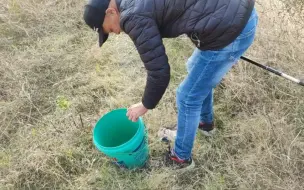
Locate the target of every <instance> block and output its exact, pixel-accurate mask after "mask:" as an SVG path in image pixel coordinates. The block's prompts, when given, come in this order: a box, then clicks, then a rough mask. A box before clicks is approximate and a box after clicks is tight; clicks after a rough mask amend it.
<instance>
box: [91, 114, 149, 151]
mask: <svg viewBox="0 0 304 190" xmlns="http://www.w3.org/2000/svg"><path fill="white" fill-rule="evenodd" d="M114 111H127V109H126V108H118V109H114V110H111V111H110V112H108V113H106V114H104V115H103V116H102V117H100V118H99V120H98V121H97V122H96V124H95V126H94V129H93V143H94V145H95V146H96V147H97V148H98V149H99V147H100V148H102V149H104V150H107V151H111V150H114V149H115V150H117V149H121V148H122V147H124V146H126V144H127V143H128V142H130V141H132V140H133V139H135V137H136V136H137V135H138V134H139V133H140V130H142V128H143V126H144V125H145V124H144V122H143V119H142V117H139V118H138V121H137V123H138V125H139V127H138V129H137V131H136V133H135V134H134V136H133V137H132V138H131V139H129V140H128V141H127V142H125V143H123V144H121V145H119V146H113V147H106V146H102V145H100V144H99V143H97V141H96V140H95V135H94V134H95V129H96V126H97V124H98V123H99V121H100V120H101V119H102V118H104V117H105V116H107V115H109V114H111V113H113V112H114ZM141 124H142V125H141ZM143 130H144V129H143Z"/></svg>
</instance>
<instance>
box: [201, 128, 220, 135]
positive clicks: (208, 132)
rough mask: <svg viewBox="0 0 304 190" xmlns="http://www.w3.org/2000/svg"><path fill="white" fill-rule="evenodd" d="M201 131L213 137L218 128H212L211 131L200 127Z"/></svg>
mask: <svg viewBox="0 0 304 190" xmlns="http://www.w3.org/2000/svg"><path fill="white" fill-rule="evenodd" d="M198 130H199V131H200V133H201V134H203V135H205V136H207V137H212V136H214V135H215V133H216V128H214V129H212V130H211V131H204V130H202V129H198Z"/></svg>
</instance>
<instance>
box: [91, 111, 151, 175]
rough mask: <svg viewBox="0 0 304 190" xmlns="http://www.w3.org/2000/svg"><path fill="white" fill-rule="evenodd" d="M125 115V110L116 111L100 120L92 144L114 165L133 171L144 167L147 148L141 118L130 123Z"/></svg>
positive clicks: (147, 154) (94, 131) (146, 158)
mask: <svg viewBox="0 0 304 190" xmlns="http://www.w3.org/2000/svg"><path fill="white" fill-rule="evenodd" d="M126 114H127V109H117V110H113V111H111V112H109V113H107V114H105V115H104V116H103V117H102V118H100V119H99V121H98V122H97V123H96V125H95V128H94V130H93V142H94V144H95V146H96V147H97V149H98V150H100V151H101V152H102V153H104V154H105V155H107V156H108V157H110V158H113V159H114V160H115V161H114V163H115V164H117V165H119V166H120V167H125V168H129V169H133V168H137V167H142V166H144V165H145V163H146V161H147V160H148V157H149V148H148V143H147V138H146V131H145V125H144V122H143V120H142V118H139V119H138V121H137V122H132V121H130V120H129V119H128V117H127V116H126Z"/></svg>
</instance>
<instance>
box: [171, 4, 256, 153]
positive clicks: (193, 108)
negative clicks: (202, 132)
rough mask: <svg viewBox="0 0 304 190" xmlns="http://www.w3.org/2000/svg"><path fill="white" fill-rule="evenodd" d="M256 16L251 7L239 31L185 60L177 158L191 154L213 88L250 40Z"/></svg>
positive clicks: (209, 116) (208, 118)
mask: <svg viewBox="0 0 304 190" xmlns="http://www.w3.org/2000/svg"><path fill="white" fill-rule="evenodd" d="M257 21H258V16H257V14H256V11H255V10H253V12H252V14H251V17H250V19H249V21H248V23H247V25H246V26H245V28H244V30H243V31H242V33H241V34H240V35H239V36H238V37H237V38H236V39H235V40H234V41H233V42H232V43H231V44H229V45H228V46H226V47H225V48H223V49H220V50H217V51H201V50H199V49H196V50H195V51H194V52H193V54H192V56H191V57H190V58H189V60H188V62H187V70H188V75H187V76H186V78H185V79H184V81H183V82H182V83H181V84H180V85H179V87H178V89H177V94H176V102H177V107H178V119H177V136H176V139H175V146H174V152H175V154H176V156H178V158H180V159H188V158H190V156H191V152H192V148H193V143H194V140H195V136H196V131H197V128H198V125H199V122H200V121H201V122H204V123H211V122H212V121H213V88H214V87H216V85H217V84H219V83H220V81H221V80H222V78H223V77H224V76H225V74H226V73H227V72H228V71H229V70H230V68H231V67H232V66H233V65H234V64H235V63H236V62H237V61H238V60H239V59H240V57H241V55H242V54H243V53H244V52H245V51H246V50H247V49H248V48H249V47H250V45H251V44H252V43H253V40H254V36H255V31H256V26H257Z"/></svg>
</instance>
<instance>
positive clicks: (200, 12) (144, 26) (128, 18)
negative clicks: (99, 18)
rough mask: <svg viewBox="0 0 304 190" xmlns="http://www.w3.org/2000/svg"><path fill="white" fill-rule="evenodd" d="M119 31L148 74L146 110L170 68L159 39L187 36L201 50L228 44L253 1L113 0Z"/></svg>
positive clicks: (163, 86)
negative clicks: (138, 56) (119, 25)
mask: <svg viewBox="0 0 304 190" xmlns="http://www.w3.org/2000/svg"><path fill="white" fill-rule="evenodd" d="M116 2H117V5H118V9H119V11H120V13H121V22H120V23H121V28H122V29H123V30H124V31H125V32H126V33H127V34H128V35H129V36H130V37H131V39H132V40H133V41H134V44H135V46H136V48H137V50H138V52H139V54H140V57H141V59H142V61H143V62H144V64H145V67H146V69H147V71H148V77H147V84H146V88H145V93H144V96H143V99H142V102H143V104H144V106H145V107H146V108H148V109H152V108H154V107H155V106H156V105H157V104H158V102H159V100H160V99H161V98H162V96H163V94H164V92H165V90H166V88H167V86H168V84H169V80H170V66H169V64H168V58H167V55H166V53H165V48H164V46H163V43H162V38H173V37H177V36H179V35H182V34H187V35H188V36H189V37H190V38H191V40H192V42H193V43H195V45H196V46H197V47H198V48H199V49H201V50H217V49H221V48H223V47H225V46H227V45H228V44H230V43H231V42H232V41H233V40H234V39H235V38H236V37H237V36H238V35H239V34H240V33H241V31H242V30H243V28H244V27H245V25H246V23H247V21H248V19H249V17H250V14H251V12H252V9H253V7H254V2H255V0H116Z"/></svg>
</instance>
